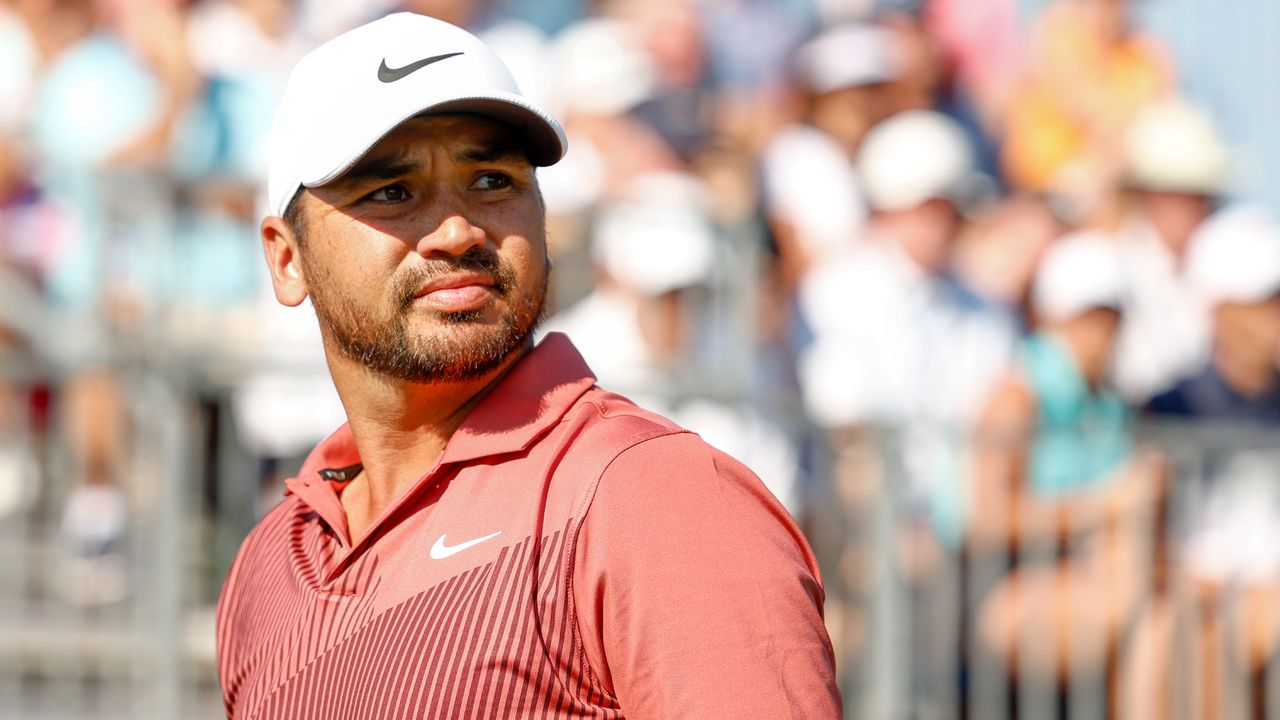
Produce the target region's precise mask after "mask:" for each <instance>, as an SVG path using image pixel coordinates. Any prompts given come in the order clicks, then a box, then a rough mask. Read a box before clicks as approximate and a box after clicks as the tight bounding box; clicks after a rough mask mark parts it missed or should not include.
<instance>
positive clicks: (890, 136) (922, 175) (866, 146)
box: [857, 110, 978, 210]
mask: <svg viewBox="0 0 1280 720" xmlns="http://www.w3.org/2000/svg"><path fill="white" fill-rule="evenodd" d="M857 168H858V173H859V175H860V176H861V178H862V183H863V191H864V192H866V194H867V200H868V202H870V203H871V207H873V208H875V209H877V210H907V209H910V208H913V207H916V206H917V205H921V204H923V203H925V202H926V201H928V200H932V199H934V198H946V199H951V200H956V201H961V200H963V199H964V197H963V196H964V194H965V190H966V188H967V186H968V185H970V184H971V183H972V182H973V181H974V180H975V179H976V178H977V177H978V173H977V170H976V167H975V164H974V157H973V148H972V147H971V146H970V144H969V139H968V138H967V137H966V136H965V134H964V130H962V129H961V128H960V126H959V125H957V124H956V122H955V121H954V120H952V119H951V118H948V117H947V116H945V115H943V114H941V113H937V112H934V111H932V110H911V111H909V112H904V113H899V114H898V115H894V116H893V117H891V118H889V119H887V120H884V121H882V122H880V123H879V124H877V125H876V126H875V127H873V128H871V130H870V132H868V133H867V137H866V138H865V139H864V140H863V141H862V149H861V150H859V151H858V160H857Z"/></svg>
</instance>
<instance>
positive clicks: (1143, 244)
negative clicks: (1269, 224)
mask: <svg viewBox="0 0 1280 720" xmlns="http://www.w3.org/2000/svg"><path fill="white" fill-rule="evenodd" d="M1123 162H1124V167H1125V171H1124V172H1125V180H1126V184H1127V185H1128V187H1129V189H1130V192H1131V195H1132V198H1133V204H1134V207H1135V212H1134V213H1133V215H1131V216H1130V218H1129V220H1128V221H1127V223H1126V224H1125V226H1124V227H1123V228H1122V229H1121V232H1120V234H1121V252H1122V254H1123V258H1124V263H1125V266H1126V272H1127V275H1128V285H1129V292H1130V295H1129V298H1128V300H1127V302H1126V303H1125V308H1124V314H1125V324H1124V326H1123V327H1122V328H1121V330H1120V339H1119V343H1118V345H1117V350H1116V360H1115V363H1116V364H1115V383H1116V386H1117V388H1118V389H1119V390H1120V393H1121V394H1122V395H1123V396H1124V397H1125V399H1126V400H1128V401H1129V402H1131V403H1133V404H1142V403H1145V402H1146V401H1147V400H1149V399H1150V398H1151V397H1153V396H1154V395H1156V394H1157V393H1159V392H1162V391H1164V390H1167V389H1169V388H1170V387H1172V386H1173V385H1175V384H1177V382H1178V381H1179V380H1182V379H1184V378H1186V377H1187V376H1188V375H1190V374H1192V373H1194V372H1195V371H1196V370H1198V369H1199V368H1200V367H1201V366H1203V365H1204V362H1205V360H1206V358H1207V356H1208V355H1207V353H1208V351H1209V318H1208V310H1207V309H1206V308H1205V307H1204V305H1203V303H1202V302H1201V301H1200V300H1198V299H1197V298H1196V296H1195V293H1194V292H1193V291H1192V288H1191V287H1190V285H1189V284H1188V280H1187V275H1186V272H1185V262H1184V259H1185V257H1186V255H1187V251H1188V248H1189V247H1190V246H1191V244H1192V243H1193V238H1194V236H1195V234H1196V230H1197V229H1198V228H1200V227H1201V226H1202V225H1203V224H1204V223H1205V221H1207V220H1208V219H1209V218H1210V217H1211V216H1212V215H1213V214H1214V212H1215V209H1216V206H1217V205H1218V203H1219V200H1220V197H1221V195H1222V194H1223V193H1224V191H1225V189H1226V184H1227V171H1228V167H1227V153H1226V149H1225V148H1224V147H1223V144H1222V141H1221V140H1220V139H1219V137H1218V135H1217V133H1216V131H1215V130H1214V128H1213V125H1212V124H1211V123H1210V121H1209V118H1207V117H1206V116H1205V115H1204V114H1203V113H1202V112H1201V111H1200V110H1198V109H1196V108H1195V107H1193V106H1190V105H1188V104H1186V103H1185V102H1182V101H1167V102H1161V103H1158V104H1156V105H1152V106H1151V107H1149V108H1147V109H1145V110H1144V111H1143V112H1142V113H1141V114H1139V116H1138V117H1137V118H1136V119H1135V120H1134V123H1133V125H1132V127H1131V129H1130V133H1129V135H1128V137H1127V139H1126V145H1125V148H1124V158H1123Z"/></svg>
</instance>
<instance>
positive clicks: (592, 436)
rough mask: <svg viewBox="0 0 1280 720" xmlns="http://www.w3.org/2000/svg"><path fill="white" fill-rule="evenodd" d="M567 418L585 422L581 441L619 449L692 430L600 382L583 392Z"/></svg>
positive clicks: (566, 414)
mask: <svg viewBox="0 0 1280 720" xmlns="http://www.w3.org/2000/svg"><path fill="white" fill-rule="evenodd" d="M564 421H566V422H578V423H583V424H584V425H585V426H586V427H584V429H583V432H582V434H581V436H580V438H579V441H580V442H582V443H590V444H603V445H604V446H607V447H609V448H612V449H615V450H616V451H617V452H621V451H623V450H625V449H627V448H629V447H631V446H633V445H635V444H637V443H640V442H644V441H645V440H649V439H652V438H655V437H662V436H664V435H676V434H680V433H689V431H688V430H686V429H685V428H683V427H681V426H679V425H677V424H676V423H675V422H674V421H672V420H670V419H669V418H666V417H664V416H662V415H659V414H658V413H656V412H653V411H651V410H646V409H645V408H642V407H640V406H639V405H636V404H635V403H634V402H632V401H631V400H629V399H628V398H626V397H624V396H622V395H619V394H617V393H614V392H611V391H609V390H605V389H603V388H601V387H599V386H595V387H592V388H591V389H590V390H588V391H587V392H586V393H584V394H583V395H582V397H580V398H579V399H578V401H577V403H575V405H574V407H573V408H571V409H570V410H569V412H567V413H565V418H564ZM690 434H691V433H690Z"/></svg>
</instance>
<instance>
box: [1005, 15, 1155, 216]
mask: <svg viewBox="0 0 1280 720" xmlns="http://www.w3.org/2000/svg"><path fill="white" fill-rule="evenodd" d="M1128 4H1129V3H1128V0H1061V1H1060V2H1058V3H1056V4H1054V5H1052V6H1050V7H1049V8H1048V9H1047V10H1046V11H1045V12H1044V14H1043V15H1042V16H1041V18H1040V20H1039V22H1038V24H1037V27H1036V30H1035V38H1036V40H1035V42H1034V43H1032V45H1031V47H1032V52H1031V57H1030V58H1028V67H1029V70H1028V76H1027V77H1026V79H1025V80H1024V82H1023V84H1022V86H1021V88H1020V90H1018V91H1017V92H1016V93H1015V95H1014V97H1013V99H1012V102H1011V104H1010V108H1009V111H1008V119H1007V127H1006V136H1005V144H1004V153H1003V158H1002V163H1003V166H1004V172H1005V173H1006V175H1007V176H1008V178H1009V180H1010V181H1011V182H1012V183H1013V184H1014V185H1015V186H1018V187H1020V188H1023V189H1027V190H1032V191H1045V190H1052V189H1057V188H1058V187H1059V186H1060V185H1062V184H1064V183H1065V184H1071V185H1073V188H1074V187H1075V185H1097V184H1102V185H1104V186H1109V185H1110V184H1112V183H1114V182H1115V181H1117V180H1118V172H1119V168H1118V166H1117V165H1116V158H1118V157H1119V156H1120V150H1121V146H1122V142H1123V139H1124V133H1125V130H1126V128H1127V127H1128V123H1129V121H1130V120H1131V119H1132V118H1133V116H1134V115H1135V114H1136V113H1137V111H1138V110H1139V109H1140V108H1142V107H1143V106H1145V105H1147V104H1148V103H1150V102H1151V101H1153V100H1155V99H1158V98H1160V97H1163V96H1164V95H1166V94H1168V93H1169V92H1170V91H1171V90H1172V88H1173V65H1172V61H1171V60H1170V58H1169V57H1168V55H1167V53H1166V52H1165V51H1164V49H1163V48H1162V47H1161V46H1160V45H1158V44H1157V43H1156V42H1155V41H1154V40H1153V39H1151V38H1149V37H1147V36H1145V35H1142V34H1141V33H1139V32H1137V31H1135V30H1134V29H1133V28H1132V27H1131V25H1130V24H1129V17H1128V13H1129V8H1128ZM1099 180H1101V181H1102V182H1101V183H1098V181H1099Z"/></svg>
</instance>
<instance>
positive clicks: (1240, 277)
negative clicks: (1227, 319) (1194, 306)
mask: <svg viewBox="0 0 1280 720" xmlns="http://www.w3.org/2000/svg"><path fill="white" fill-rule="evenodd" d="M1187 275H1188V277H1189V278H1190V280H1191V283H1192V286H1193V287H1194V288H1195V290H1196V292H1198V293H1199V294H1200V296H1201V298H1202V299H1203V300H1204V301H1205V302H1207V303H1210V304H1217V303H1222V302H1237V303H1257V302H1262V301H1264V300H1267V299H1269V298H1271V297H1274V296H1275V295H1277V294H1280V223H1278V222H1277V220H1276V218H1275V217H1274V216H1273V215H1272V214H1271V213H1269V212H1268V211H1266V210H1263V209H1262V208H1258V207H1253V206H1240V207H1233V208H1227V209H1225V210H1220V211H1218V212H1217V213H1215V214H1214V216H1213V217H1211V218H1209V219H1208V220H1207V221H1205V222H1204V223H1203V224H1202V225H1201V226H1200V227H1199V228H1197V229H1196V232H1195V234H1193V235H1192V236H1191V241H1190V246H1189V247H1188V248H1187Z"/></svg>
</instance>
